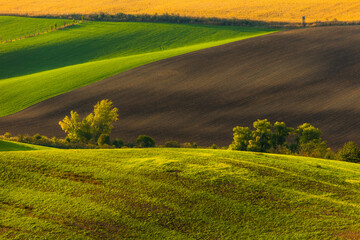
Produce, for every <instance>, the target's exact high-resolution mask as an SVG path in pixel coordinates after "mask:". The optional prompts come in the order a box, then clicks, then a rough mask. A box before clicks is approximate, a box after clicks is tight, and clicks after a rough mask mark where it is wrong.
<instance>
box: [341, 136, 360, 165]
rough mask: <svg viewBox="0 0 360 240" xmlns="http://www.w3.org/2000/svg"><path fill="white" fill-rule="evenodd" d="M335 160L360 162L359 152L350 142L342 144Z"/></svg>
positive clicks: (354, 144)
mask: <svg viewBox="0 0 360 240" xmlns="http://www.w3.org/2000/svg"><path fill="white" fill-rule="evenodd" d="M337 158H338V159H339V160H341V161H347V162H355V163H358V162H360V150H359V148H358V146H357V145H356V143H354V142H352V141H350V142H347V143H345V144H344V146H343V148H342V149H340V150H339V151H338V153H337Z"/></svg>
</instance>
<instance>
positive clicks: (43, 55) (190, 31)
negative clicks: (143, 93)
mask: <svg viewBox="0 0 360 240" xmlns="http://www.w3.org/2000/svg"><path fill="white" fill-rule="evenodd" d="M13 19H14V18H13V17H0V22H3V24H1V27H0V28H1V29H2V30H3V31H2V32H1V33H0V34H3V35H5V36H10V35H17V31H18V30H17V27H16V26H19V27H21V26H22V23H24V24H26V26H27V27H26V29H29V24H31V21H32V19H30V22H28V21H29V18H16V19H17V21H16V24H14V22H13V21H10V20H13ZM36 20H37V21H35V22H36V23H35V22H34V25H33V27H34V29H37V26H38V24H39V23H38V22H39V21H41V20H42V21H44V23H43V24H45V25H46V24H54V22H56V20H47V19H36ZM7 21H8V22H10V23H11V24H10V26H11V27H8V26H7ZM26 31H28V30H26ZM271 32H274V30H271V29H258V28H243V27H216V26H199V25H178V24H154V23H105V22H86V23H82V24H80V25H76V26H73V27H69V28H66V29H62V30H58V31H54V32H51V33H47V34H43V35H39V36H36V37H32V38H28V39H22V40H18V41H15V42H12V43H5V44H0V116H5V115H8V114H11V113H15V112H17V111H19V110H22V109H24V108H26V107H28V106H31V105H33V104H35V103H37V102H40V101H42V100H45V99H47V98H50V97H53V96H55V95H58V94H61V93H64V92H68V91H70V90H73V89H76V88H79V87H81V86H85V85H87V84H90V83H93V82H96V81H99V80H101V79H104V78H106V77H109V76H112V75H115V74H117V73H120V72H123V71H126V70H129V69H131V68H135V67H137V66H141V65H144V64H147V63H150V62H154V61H157V60H161V59H165V58H168V57H172V56H176V55H180V54H184V53H187V52H191V51H195V50H199V49H203V48H208V47H212V46H216V45H221V44H225V43H228V42H233V41H237V40H241V39H246V38H250V37H255V36H259V35H263V34H267V33H271Z"/></svg>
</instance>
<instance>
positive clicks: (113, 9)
mask: <svg viewBox="0 0 360 240" xmlns="http://www.w3.org/2000/svg"><path fill="white" fill-rule="evenodd" d="M99 12H106V13H110V14H115V13H118V12H123V13H128V14H155V13H157V14H164V13H170V14H179V15H187V16H196V17H199V16H201V17H220V18H240V19H251V20H264V21H286V22H300V21H301V17H302V16H307V19H308V21H317V20H321V21H326V20H333V19H335V18H336V19H338V20H342V21H353V20H360V3H359V1H358V0H329V1H324V0H313V1H311V0H292V1H288V0H258V1H235V0H222V1H220V0H199V1H193V0H184V1H177V0H168V1H161V0H152V1H149V0H139V1H131V0H124V1H118V0H117V1H105V0H99V1H84V0H80V1H70V0H64V1H55V0H48V1H42V0H34V1H25V0H17V1H8V0H0V13H8V14H9V13H10V14H30V15H41V14H72V13H80V14H88V13H99Z"/></svg>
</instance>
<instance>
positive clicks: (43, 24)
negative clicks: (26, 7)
mask: <svg viewBox="0 0 360 240" xmlns="http://www.w3.org/2000/svg"><path fill="white" fill-rule="evenodd" d="M64 22H65V23H70V22H71V21H70V20H63V19H38V18H26V21H24V18H19V17H1V16H0V38H1V40H2V41H5V40H10V39H14V38H19V37H24V35H30V34H34V33H43V32H46V31H47V30H48V29H50V25H52V26H54V25H55V24H57V26H63V25H64Z"/></svg>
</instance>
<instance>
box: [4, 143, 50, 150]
mask: <svg viewBox="0 0 360 240" xmlns="http://www.w3.org/2000/svg"><path fill="white" fill-rule="evenodd" d="M52 149H53V148H48V147H43V146H37V145H32V144H26V143H17V142H10V141H3V140H0V152H2V151H31V150H52Z"/></svg>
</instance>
